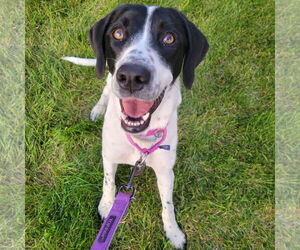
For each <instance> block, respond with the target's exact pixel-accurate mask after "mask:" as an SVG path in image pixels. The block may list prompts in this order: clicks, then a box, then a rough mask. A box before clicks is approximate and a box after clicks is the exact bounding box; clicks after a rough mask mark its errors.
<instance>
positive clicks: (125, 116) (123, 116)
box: [121, 113, 127, 121]
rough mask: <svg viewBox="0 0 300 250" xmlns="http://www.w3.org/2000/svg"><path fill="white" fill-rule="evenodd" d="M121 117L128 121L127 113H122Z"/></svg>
mask: <svg viewBox="0 0 300 250" xmlns="http://www.w3.org/2000/svg"><path fill="white" fill-rule="evenodd" d="M121 118H122V120H124V121H126V118H127V115H125V114H123V113H121Z"/></svg>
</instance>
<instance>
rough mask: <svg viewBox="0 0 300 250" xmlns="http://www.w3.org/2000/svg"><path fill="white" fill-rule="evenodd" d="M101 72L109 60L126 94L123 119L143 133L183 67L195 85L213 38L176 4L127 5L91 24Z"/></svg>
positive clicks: (120, 92)
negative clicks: (196, 73) (198, 70)
mask: <svg viewBox="0 0 300 250" xmlns="http://www.w3.org/2000/svg"><path fill="white" fill-rule="evenodd" d="M90 41H91V43H92V47H93V49H94V51H95V53H96V56H97V65H96V68H97V73H98V77H99V78H101V77H102V76H103V74H104V70H105V65H106V63H107V65H108V69H109V72H110V73H111V74H112V89H113V92H114V94H115V95H116V96H117V97H118V98H119V99H120V107H121V110H122V115H121V116H122V117H121V118H122V119H121V125H122V127H123V129H124V130H125V131H127V132H131V133H138V132H141V131H143V130H145V129H146V128H147V127H148V126H149V123H150V120H151V114H152V113H153V112H155V110H156V108H157V107H158V106H159V105H160V103H161V101H162V99H163V97H164V93H165V90H166V88H167V87H169V86H170V87H171V86H172V84H173V82H174V81H175V80H176V78H177V77H178V75H179V74H180V72H181V69H182V71H183V82H184V85H185V86H186V87H187V88H191V86H192V83H193V80H194V70H195V68H196V66H197V65H198V64H199V63H200V62H201V61H202V59H203V58H204V56H205V54H206V52H207V50H208V43H207V40H206V38H205V37H204V35H203V34H202V33H201V32H200V31H199V30H198V29H197V28H196V27H195V25H194V24H192V23H191V22H189V21H188V20H187V19H186V17H185V16H184V15H183V14H182V13H180V12H178V11H177V10H175V9H170V8H162V7H154V6H144V5H122V6H120V7H118V8H117V9H115V10H114V11H113V12H112V13H110V14H109V15H107V16H106V17H105V18H103V19H101V20H100V21H98V22H97V23H95V24H94V26H93V27H92V28H91V30H90Z"/></svg>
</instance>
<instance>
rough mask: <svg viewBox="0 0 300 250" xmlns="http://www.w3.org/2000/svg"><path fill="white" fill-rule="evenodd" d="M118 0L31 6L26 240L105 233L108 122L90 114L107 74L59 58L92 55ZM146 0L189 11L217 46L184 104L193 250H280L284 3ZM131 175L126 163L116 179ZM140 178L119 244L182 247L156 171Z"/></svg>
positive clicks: (181, 206)
mask: <svg viewBox="0 0 300 250" xmlns="http://www.w3.org/2000/svg"><path fill="white" fill-rule="evenodd" d="M119 3H120V2H118V1H108V0H103V1H94V0H93V1H92V0H87V1H76V0H67V1H58V0H54V1H33V0H28V1H27V2H26V7H27V9H26V20H27V27H26V63H27V66H26V115H27V116H26V117H27V119H26V149H27V154H26V164H27V165H26V166H27V167H26V168H27V171H26V181H27V187H26V218H27V221H26V232H27V240H26V244H27V248H32V249H88V248H89V247H90V246H91V244H92V243H93V240H94V237H95V236H96V234H97V232H98V230H99V227H100V224H101V221H100V218H99V216H98V215H97V209H96V207H97V204H98V202H99V199H100V197H101V186H102V179H103V172H102V162H101V154H100V152H101V139H100V138H101V130H102V123H103V120H102V119H101V120H100V121H99V122H97V123H92V122H90V121H89V119H88V115H89V112H90V110H91V108H92V107H93V105H94V104H95V103H96V101H97V100H98V98H99V96H100V93H101V91H102V89H103V86H104V84H105V80H104V79H103V80H98V79H97V78H96V76H95V70H94V69H93V68H87V67H81V66H76V65H71V64H69V63H66V62H63V61H61V60H59V58H60V57H62V56H81V57H93V56H94V55H93V52H92V49H91V47H90V45H89V42H88V38H87V32H88V30H89V28H90V26H91V25H92V24H93V23H94V22H95V21H96V20H98V19H99V18H100V17H103V16H105V15H106V14H107V13H109V12H110V11H111V10H112V9H113V8H115V7H116V6H117V5H118V4H119ZM128 3H137V1H128ZM143 3H147V4H153V5H161V6H168V7H175V8H177V9H179V10H181V11H183V12H184V13H185V14H186V15H187V16H188V17H189V19H190V20H192V21H193V22H194V23H195V24H196V25H197V26H198V27H200V29H201V30H202V31H203V33H204V34H206V36H207V37H208V39H209V42H210V51H209V53H208V56H207V57H206V59H205V61H204V63H203V64H202V65H201V66H200V67H199V68H198V70H197V78H196V79H197V80H196V81H195V83H194V86H193V89H192V90H191V91H188V90H185V89H183V88H182V94H183V103H182V105H181V107H180V110H179V145H178V160H177V164H176V167H175V176H176V181H175V188H174V203H175V207H176V215H177V218H178V222H179V223H180V224H181V225H182V228H183V230H184V231H185V232H186V234H187V239H188V249H273V248H274V3H273V1H262V0H258V1H254V2H250V1H249V2H248V1H243V2H242V1H217V0H209V1H202V2H199V3H198V2H196V1H194V2H193V1H144V2H143ZM128 175H129V168H128V167H126V166H121V167H120V168H119V169H118V173H117V183H118V184H122V183H124V182H125V180H126V178H127V177H128ZM137 183H138V189H139V191H138V193H137V199H136V201H135V202H133V204H132V206H131V208H130V210H129V213H128V215H127V217H126V218H125V220H124V221H123V222H122V224H121V226H120V228H119V229H118V232H117V234H116V237H115V239H114V240H113V242H112V249H172V247H171V245H170V244H169V243H168V242H167V240H166V239H165V237H164V234H163V229H162V222H161V217H160V212H161V207H160V199H159V195H158V191H157V187H156V180H155V176H154V173H153V171H152V170H150V169H148V170H147V171H146V173H145V175H144V176H142V177H140V178H139V179H138V180H137Z"/></svg>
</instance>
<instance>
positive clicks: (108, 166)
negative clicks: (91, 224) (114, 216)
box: [98, 158, 118, 219]
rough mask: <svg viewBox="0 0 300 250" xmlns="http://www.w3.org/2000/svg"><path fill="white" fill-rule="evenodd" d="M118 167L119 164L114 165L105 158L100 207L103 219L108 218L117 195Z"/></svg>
mask: <svg viewBox="0 0 300 250" xmlns="http://www.w3.org/2000/svg"><path fill="white" fill-rule="evenodd" d="M117 166H118V165H117V164H113V163H111V162H110V161H108V160H107V159H105V158H103V169H104V179H103V194H102V198H101V200H100V203H99V206H98V211H99V214H100V216H101V217H102V218H103V219H104V218H106V217H107V215H108V213H109V211H110V209H111V207H112V205H113V203H114V199H115V194H116V185H115V175H116V170H117Z"/></svg>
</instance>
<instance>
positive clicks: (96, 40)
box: [89, 13, 112, 78]
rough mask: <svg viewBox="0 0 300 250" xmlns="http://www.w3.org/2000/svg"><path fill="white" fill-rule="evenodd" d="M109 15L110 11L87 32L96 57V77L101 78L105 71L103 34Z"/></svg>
mask: <svg viewBox="0 0 300 250" xmlns="http://www.w3.org/2000/svg"><path fill="white" fill-rule="evenodd" d="M111 15H112V13H110V14H108V15H107V16H106V17H104V18H102V19H101V20H99V21H98V22H96V23H95V24H94V25H93V26H92V28H91V29H90V33H89V38H90V42H91V44H92V47H93V50H94V52H95V54H96V58H97V62H96V70H97V76H98V78H102V77H103V75H104V71H105V65H106V55H105V50H104V45H105V39H104V35H105V32H106V29H107V27H108V24H109V22H110V18H111Z"/></svg>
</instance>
